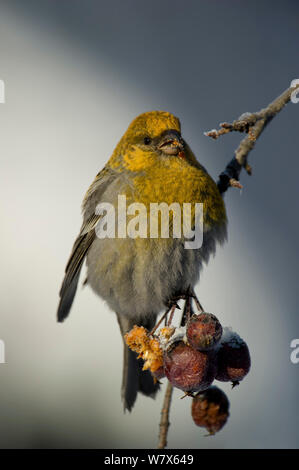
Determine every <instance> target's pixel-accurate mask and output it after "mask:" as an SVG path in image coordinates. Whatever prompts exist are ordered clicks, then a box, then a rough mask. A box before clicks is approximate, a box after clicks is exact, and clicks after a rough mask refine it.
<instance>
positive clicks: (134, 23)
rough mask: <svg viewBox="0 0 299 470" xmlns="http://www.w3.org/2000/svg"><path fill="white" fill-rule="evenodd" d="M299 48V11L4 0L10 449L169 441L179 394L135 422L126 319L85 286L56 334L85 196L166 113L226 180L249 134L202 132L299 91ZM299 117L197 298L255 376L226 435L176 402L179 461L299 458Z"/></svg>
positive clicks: (260, 149)
mask: <svg viewBox="0 0 299 470" xmlns="http://www.w3.org/2000/svg"><path fill="white" fill-rule="evenodd" d="M298 42H299V4H298V2H297V1H296V0H293V1H271V2H270V1H261V0H259V1H257V0H252V1H251V2H245V1H237V0H222V1H220V0H218V1H216V0H210V1H203V0H186V1H185V2H182V1H177V0H171V1H170V0H163V1H161V0H160V1H157V0H151V2H146V1H140V0H109V2H108V1H94V0H87V1H84V2H83V1H78V0H72V1H71V0H63V1H61V0H52V1H50V0H39V1H37V0H36V1H31V0H27V1H26V2H24V1H21V0H20V1H17V0H7V1H0V78H1V79H3V80H4V81H5V84H6V103H5V104H1V105H0V161H1V172H0V174H1V185H0V194H1V283H0V290H1V294H0V299H1V323H0V338H1V339H2V340H3V341H5V345H6V364H0V446H1V447H2V448H6V447H10V448H15V447H22V448H23V447H24V448H31V447H35V448H40V447H50V448H53V447H58V448H65V447H67V448H69V447H70V448H79V447H80V448H127V447H130V448H148V447H155V446H156V444H157V435H158V421H159V418H160V410H161V406H162V399H163V393H160V395H159V397H158V398H157V400H156V401H153V400H151V399H147V400H146V399H145V398H143V397H139V399H138V402H137V404H136V406H135V408H134V410H133V412H132V413H131V414H128V413H126V414H123V410H122V404H121V401H120V382H121V367H122V364H121V361H122V344H121V337H120V334H119V331H118V325H117V323H116V321H115V318H114V314H113V313H112V312H110V311H109V310H108V308H107V307H106V306H105V304H104V302H103V301H102V300H100V299H98V298H96V297H95V295H94V294H93V293H92V292H91V291H90V290H89V288H86V289H79V291H78V293H77V297H76V300H75V304H74V306H73V309H72V312H71V316H70V317H69V319H68V321H66V322H65V323H64V324H59V325H58V324H56V321H55V314H56V307H57V302H58V290H59V287H60V283H61V280H62V276H63V272H64V267H65V263H66V260H67V258H68V255H69V252H70V249H71V246H72V243H73V241H74V237H75V236H76V235H77V232H78V230H79V227H80V225H81V215H80V204H81V201H82V198H83V195H84V193H85V191H86V189H87V187H88V186H89V184H90V182H91V181H92V179H93V178H94V176H95V174H96V173H97V172H98V171H99V170H100V169H101V168H102V167H103V165H104V164H105V162H106V160H107V159H108V158H109V156H110V154H111V153H112V151H113V149H114V147H115V145H116V143H117V142H118V140H119V138H120V137H121V135H122V134H123V133H124V132H125V130H126V128H127V126H128V124H129V123H130V121H131V120H132V119H133V118H134V117H135V116H136V115H138V114H139V113H141V112H144V111H148V110H152V109H162V110H168V111H170V112H173V113H174V114H176V115H177V116H179V117H180V119H181V122H182V127H183V134H184V137H185V138H186V139H187V141H188V142H189V143H190V145H191V147H192V148H193V150H194V152H195V153H196V155H197V157H198V159H199V160H200V161H201V162H202V163H203V164H204V166H206V167H207V169H208V170H209V171H210V173H211V174H212V176H213V177H215V178H217V176H218V174H219V173H220V172H221V171H222V170H223V169H224V167H225V165H226V163H227V162H228V161H229V160H230V158H231V157H232V155H233V151H234V149H235V148H236V146H237V145H238V143H239V141H240V137H241V136H240V135H235V134H234V135H228V136H224V137H223V138H221V139H219V140H218V141H213V140H209V139H208V138H207V137H205V136H204V135H203V132H204V131H207V130H210V129H211V128H214V127H217V126H218V123H219V122H221V121H224V120H226V121H231V120H233V119H236V118H237V117H238V116H239V115H240V114H241V113H243V112H245V111H256V110H258V109H260V108H261V107H263V106H265V105H267V104H268V103H269V102H270V101H271V100H272V99H274V98H275V97H276V96H277V95H279V94H280V93H281V92H282V91H284V90H285V89H286V88H287V87H288V86H289V84H290V82H291V80H292V79H294V78H299V68H298V50H299V48H298V45H299V44H298ZM298 116H299V104H298V105H295V104H292V103H290V104H289V105H288V106H287V108H286V109H284V110H283V111H282V112H281V113H280V114H279V115H278V116H277V117H276V118H275V119H274V121H273V122H272V123H271V124H270V125H269V127H268V128H267V130H266V131H265V133H264V134H263V135H262V137H261V138H260V139H259V141H258V143H257V145H256V148H255V150H254V151H253V152H252V154H251V155H250V162H251V164H252V166H253V176H252V177H250V178H249V177H248V176H246V175H245V174H243V175H242V183H243V184H244V190H243V192H242V194H241V195H240V192H239V191H238V190H230V191H229V192H228V193H227V195H226V197H225V199H226V203H227V210H228V216H229V240H228V243H227V244H226V245H225V246H224V247H223V248H220V249H218V252H217V256H216V257H215V258H214V259H213V260H211V261H210V264H209V266H208V267H207V268H206V269H205V271H204V273H203V275H202V278H201V282H200V284H199V285H198V286H197V294H198V296H199V298H200V300H201V302H202V303H203V305H204V306H205V307H206V309H207V310H208V311H210V312H213V313H214V314H216V315H217V316H218V317H219V319H220V320H221V322H222V323H223V325H227V326H232V327H233V329H234V330H236V331H237V332H238V333H239V334H240V335H241V336H242V337H243V338H244V339H245V340H246V341H247V343H248V345H249V347H250V351H251V355H252V370H251V372H250V374H249V376H248V377H247V379H246V380H245V381H244V382H243V383H242V384H241V385H240V387H237V388H236V389H234V390H231V389H230V385H229V384H220V386H221V388H222V389H223V390H224V391H225V392H226V393H227V394H228V397H229V399H230V402H231V416H230V419H229V421H228V423H227V425H226V426H225V428H224V429H223V430H222V431H221V432H220V433H219V434H218V435H216V436H215V437H213V438H205V437H204V435H205V430H202V429H200V428H197V427H196V426H195V425H194V424H193V422H192V419H191V415H190V406H191V402H190V400H189V399H185V400H180V399H179V397H180V396H181V392H180V391H178V392H176V393H175V394H174V400H173V405H172V409H171V427H170V432H169V441H168V442H169V447H170V448H171V447H173V448H295V447H298V444H299V429H298V412H299V403H298V385H299V383H298V377H299V364H298V365H294V364H292V363H291V361H290V353H291V349H290V342H291V340H292V339H293V338H298V337H299V320H298V302H297V299H298V278H297V275H298V266H297V265H298V235H299V233H298V230H299V222H298V172H299V159H298V147H299V134H298V123H299V119H298ZM182 184H183V181H182ZM164 387H165V385H164Z"/></svg>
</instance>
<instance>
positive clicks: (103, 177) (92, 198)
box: [57, 167, 115, 322]
mask: <svg viewBox="0 0 299 470" xmlns="http://www.w3.org/2000/svg"><path fill="white" fill-rule="evenodd" d="M114 177H115V175H114V174H113V172H112V171H111V170H110V169H108V168H106V167H105V168H104V169H103V170H102V171H101V172H100V173H99V174H98V175H97V176H96V178H95V180H94V182H93V183H92V185H91V186H90V188H89V190H88V191H87V194H86V196H85V199H84V201H83V212H84V221H83V224H82V227H81V230H80V233H79V235H78V237H77V238H76V241H75V243H74V246H73V249H72V252H71V255H70V257H69V260H68V263H67V265H66V268H65V276H64V279H63V282H62V286H61V289H60V292H59V295H60V302H59V306H58V311H57V320H58V321H59V322H62V321H63V320H64V319H65V318H66V317H67V316H68V314H69V311H70V309H71V306H72V303H73V300H74V297H75V294H76V290H77V285H78V280H79V276H80V271H81V268H82V266H83V262H84V259H85V256H86V254H87V252H88V250H89V248H90V246H91V244H92V242H93V241H94V239H95V237H96V233H95V227H96V224H97V223H98V221H99V219H100V218H101V215H97V214H95V208H96V205H97V204H98V203H99V202H100V201H101V196H102V195H103V193H104V191H105V189H106V188H107V186H108V185H109V184H110V182H111V181H113V179H114Z"/></svg>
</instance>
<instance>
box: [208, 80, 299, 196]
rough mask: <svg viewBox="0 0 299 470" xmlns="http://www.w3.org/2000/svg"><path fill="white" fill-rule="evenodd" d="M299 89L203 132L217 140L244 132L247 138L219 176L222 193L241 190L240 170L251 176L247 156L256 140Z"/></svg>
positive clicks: (219, 186)
mask: <svg viewBox="0 0 299 470" xmlns="http://www.w3.org/2000/svg"><path fill="white" fill-rule="evenodd" d="M297 88H299V84H297V85H295V86H294V87H292V88H288V89H287V90H285V91H284V92H283V93H282V94H281V95H280V96H278V97H277V98H276V99H275V100H274V101H272V103H270V104H269V105H268V106H267V107H266V108H264V109H261V110H260V111H258V112H256V113H244V114H242V116H240V117H239V119H237V120H236V121H234V122H233V123H232V124H229V123H227V122H223V123H222V124H220V129H219V130H218V131H217V130H216V129H213V130H211V131H209V132H205V135H206V136H208V137H212V138H213V139H217V138H218V137H220V136H221V135H223V134H227V133H229V132H233V131H237V132H246V133H247V136H246V137H245V138H244V139H243V140H242V141H241V142H240V145H239V147H238V148H237V150H236V151H235V155H234V158H233V159H232V160H231V161H230V162H229V164H228V165H227V166H226V168H225V170H224V171H223V172H222V173H221V174H220V176H219V181H218V183H217V184H218V188H219V191H220V192H221V193H224V192H225V191H226V190H227V189H228V188H229V187H230V186H232V187H237V188H241V187H242V185H241V184H240V183H239V176H240V172H241V170H242V168H245V170H246V171H247V173H248V174H251V166H250V165H249V164H248V162H247V159H248V154H249V152H250V151H251V150H252V149H253V147H254V145H255V142H256V140H257V139H258V137H259V136H260V135H261V133H262V132H263V131H264V129H265V128H266V126H267V125H268V124H269V122H270V121H271V120H272V119H273V118H274V116H276V114H278V113H279V111H281V110H282V108H283V107H284V106H285V105H286V104H287V103H288V102H289V101H290V99H291V95H292V93H293V91H294V90H296V89H297Z"/></svg>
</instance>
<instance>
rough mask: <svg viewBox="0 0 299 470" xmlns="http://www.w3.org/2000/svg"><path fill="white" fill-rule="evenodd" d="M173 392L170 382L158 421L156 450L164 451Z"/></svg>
mask: <svg viewBox="0 0 299 470" xmlns="http://www.w3.org/2000/svg"><path fill="white" fill-rule="evenodd" d="M172 392H173V386H172V385H171V383H170V382H168V384H167V388H166V392H165V397H164V402H163V407H162V410H161V420H160V433H159V443H158V447H157V448H158V449H165V447H166V446H167V434H168V428H169V424H170V423H169V410H170V403H171V397H172Z"/></svg>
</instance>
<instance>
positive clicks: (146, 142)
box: [143, 137, 152, 145]
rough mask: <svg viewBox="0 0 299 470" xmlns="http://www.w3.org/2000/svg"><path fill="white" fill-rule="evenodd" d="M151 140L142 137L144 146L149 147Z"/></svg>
mask: <svg viewBox="0 0 299 470" xmlns="http://www.w3.org/2000/svg"><path fill="white" fill-rule="evenodd" d="M151 141H152V140H151V138H150V137H144V139H143V142H144V143H145V145H149V144H150V143H151Z"/></svg>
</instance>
